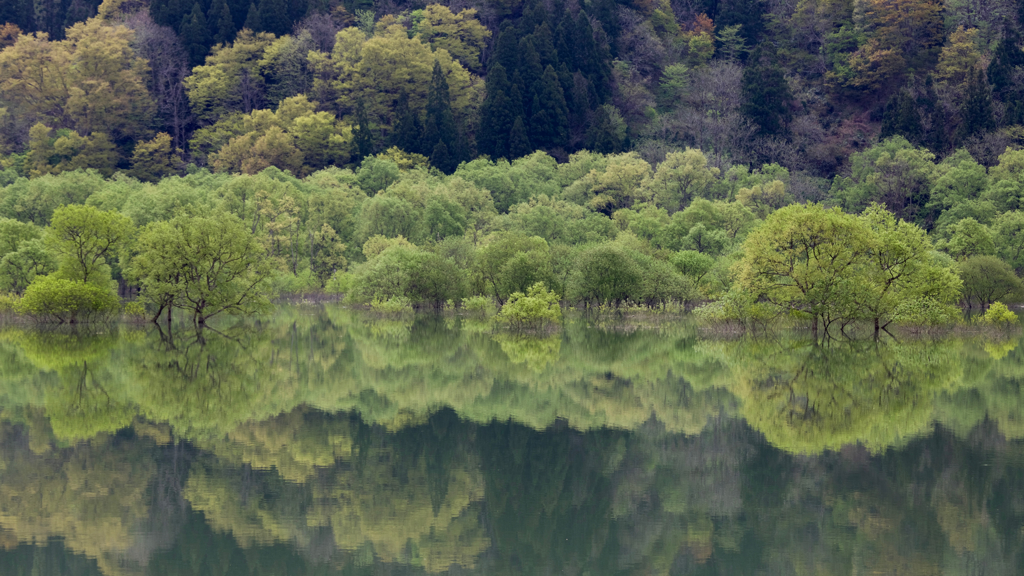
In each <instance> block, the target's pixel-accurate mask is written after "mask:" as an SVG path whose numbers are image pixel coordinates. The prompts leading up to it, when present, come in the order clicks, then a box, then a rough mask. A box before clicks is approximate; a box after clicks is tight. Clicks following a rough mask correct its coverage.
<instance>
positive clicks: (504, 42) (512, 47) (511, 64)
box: [490, 20, 519, 76]
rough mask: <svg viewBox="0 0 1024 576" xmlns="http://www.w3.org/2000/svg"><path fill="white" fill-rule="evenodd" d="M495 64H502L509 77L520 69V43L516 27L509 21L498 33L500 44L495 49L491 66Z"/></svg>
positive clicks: (503, 24) (503, 23) (502, 25)
mask: <svg viewBox="0 0 1024 576" xmlns="http://www.w3.org/2000/svg"><path fill="white" fill-rule="evenodd" d="M495 64H501V65H502V67H504V68H505V74H506V75H509V76H511V75H514V74H515V73H516V71H517V70H518V69H519V41H518V40H516V31H515V27H514V26H513V25H512V22H511V21H509V20H505V21H504V22H502V23H501V28H500V32H498V42H497V44H496V45H495V47H494V54H493V55H492V56H491V63H490V65H491V66H494V65H495Z"/></svg>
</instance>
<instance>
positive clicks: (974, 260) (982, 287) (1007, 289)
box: [959, 256, 1024, 308]
mask: <svg viewBox="0 0 1024 576" xmlns="http://www.w3.org/2000/svg"><path fill="white" fill-rule="evenodd" d="M959 269H960V277H961V278H962V279H963V283H964V293H963V295H964V301H965V302H966V303H967V304H968V305H969V306H973V305H974V304H978V305H979V306H981V307H982V308H987V307H988V305H989V304H991V303H993V302H995V301H997V300H1005V299H1007V298H1013V299H1018V298H1020V297H1021V296H1022V295H1024V293H1022V291H1024V285H1022V284H1021V281H1020V278H1017V275H1016V274H1014V273H1013V269H1012V268H1010V265H1009V264H1007V263H1006V262H1003V261H1002V260H1000V259H999V258H996V257H995V256H972V257H970V258H967V259H966V260H964V261H963V262H960V263H959Z"/></svg>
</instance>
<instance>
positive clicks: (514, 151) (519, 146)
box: [508, 116, 533, 159]
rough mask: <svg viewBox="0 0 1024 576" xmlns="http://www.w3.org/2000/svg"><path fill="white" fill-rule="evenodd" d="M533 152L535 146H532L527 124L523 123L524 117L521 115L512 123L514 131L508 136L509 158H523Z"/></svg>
mask: <svg viewBox="0 0 1024 576" xmlns="http://www.w3.org/2000/svg"><path fill="white" fill-rule="evenodd" d="M532 153H533V147H532V146H530V137H529V136H528V135H527V133H526V125H525V124H523V117H522V116H519V117H517V118H516V120H515V122H513V123H512V131H511V132H510V133H509V136H508V157H509V159H515V158H522V157H523V156H528V155H529V154H532Z"/></svg>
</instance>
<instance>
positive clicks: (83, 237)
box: [45, 205, 134, 286]
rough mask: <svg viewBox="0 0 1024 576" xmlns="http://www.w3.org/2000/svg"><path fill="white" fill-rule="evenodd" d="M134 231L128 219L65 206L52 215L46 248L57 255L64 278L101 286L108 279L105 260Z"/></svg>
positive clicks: (91, 208) (111, 255)
mask: <svg viewBox="0 0 1024 576" xmlns="http://www.w3.org/2000/svg"><path fill="white" fill-rule="evenodd" d="M133 231H134V226H132V222H131V220H129V219H128V218H127V217H125V216H123V215H121V214H119V213H117V212H103V211H101V210H97V209H96V208H94V207H92V206H75V205H70V206H64V207H62V208H58V209H57V210H56V211H55V212H54V213H53V220H52V221H51V222H50V227H49V229H48V230H47V233H46V237H45V242H46V247H47V248H48V249H49V250H50V251H52V252H53V253H54V255H56V257H57V259H58V261H59V263H60V271H59V273H60V275H61V276H62V277H63V278H68V279H71V280H77V281H81V282H86V283H94V284H97V285H99V286H103V285H104V284H105V283H106V282H107V281H109V280H110V267H109V264H108V259H110V258H112V257H114V256H115V255H117V253H118V251H119V250H120V249H121V248H122V247H124V246H125V245H126V243H127V242H128V240H129V238H130V237H131V235H132V233H133Z"/></svg>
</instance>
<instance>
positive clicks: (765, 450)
mask: <svg viewBox="0 0 1024 576" xmlns="http://www.w3.org/2000/svg"><path fill="white" fill-rule="evenodd" d="M1022 382H1024V346H1022V345H1021V344H1020V343H1019V342H1018V339H1017V338H1016V337H1015V338H1012V339H1005V338H995V337H991V338H946V339H939V340H923V339H913V338H909V339H904V340H901V341H898V342H896V341H891V340H890V341H887V342H882V343H875V342H838V343H834V344H831V345H829V346H814V345H812V344H811V343H810V342H806V341H802V340H799V339H792V338H775V339H769V340H764V339H763V340H758V341H753V340H747V339H733V340H715V339H707V338H701V337H700V336H699V335H698V334H697V332H696V331H695V330H694V328H693V327H692V326H688V325H686V324H657V325H648V326H643V325H631V324H629V323H622V322H608V323H604V324H602V323H597V324H595V323H593V322H590V323H586V322H582V321H580V322H570V323H569V324H568V325H567V326H566V327H565V329H564V330H563V331H562V332H561V333H559V334H556V335H553V336H550V337H547V338H515V337H511V336H508V335H501V334H494V333H492V332H491V331H490V330H489V329H488V328H487V327H486V326H485V325H483V324H482V323H480V322H475V321H473V320H471V319H459V318H440V317H433V316H429V317H416V318H413V317H409V318H404V319H392V320H381V319H379V318H374V317H371V316H366V315H360V314H356V313H353V312H351V311H348V310H345V309H343V308H341V307H336V306H327V307H319V306H309V307H303V306H289V307H284V308H281V309H279V311H278V312H277V314H276V315H275V316H274V317H272V318H269V319H266V320H261V321H252V322H244V323H240V324H234V323H232V322H226V323H223V324H220V325H218V326H217V330H215V331H212V330H206V331H204V332H203V333H202V334H199V335H197V334H196V333H195V332H194V331H189V330H179V331H177V332H175V333H173V334H169V333H166V332H161V331H159V330H157V329H156V328H154V327H152V326H142V327H138V328H131V327H119V328H105V329H104V330H101V331H94V332H92V333H68V332H39V331H31V330H26V329H24V328H20V327H10V326H8V327H0V574H3V575H5V576H7V575H12V576H21V575H26V576H28V575H41V576H48V575H74V576H78V575H83V576H84V575H105V576H121V575H125V576H128V575H140V576H141V575H161V576H162V575H168V576H170V575H175V576H177V575H183V576H184V575H203V576H207V575H216V576H220V575H225V576H226V575H231V576H235V575H239V576H240V575H246V576H249V575H252V576H256V575H259V576H285V575H288V576H292V575H324V576H326V575H336V574H337V575H340V574H360V575H362V574H365V575H371V574H372V575H390V574H452V575H456V574H458V575H462V574H524V575H556V574H566V575H580V576H597V575H604V574H621V575H641V574H642V575H654V574H673V575H683V574H686V575H691V574H692V575H722V576H734V575H748V574H749V575H794V574H797V575H816V576H818V575H820V576H824V575H867V574H872V575H879V574H885V575H922V576H925V575H950V576H952V575H987V576H991V575H1018V574H1024V553H1022V548H1024V440H1022V439H1024V390H1022V387H1021V383H1022Z"/></svg>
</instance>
